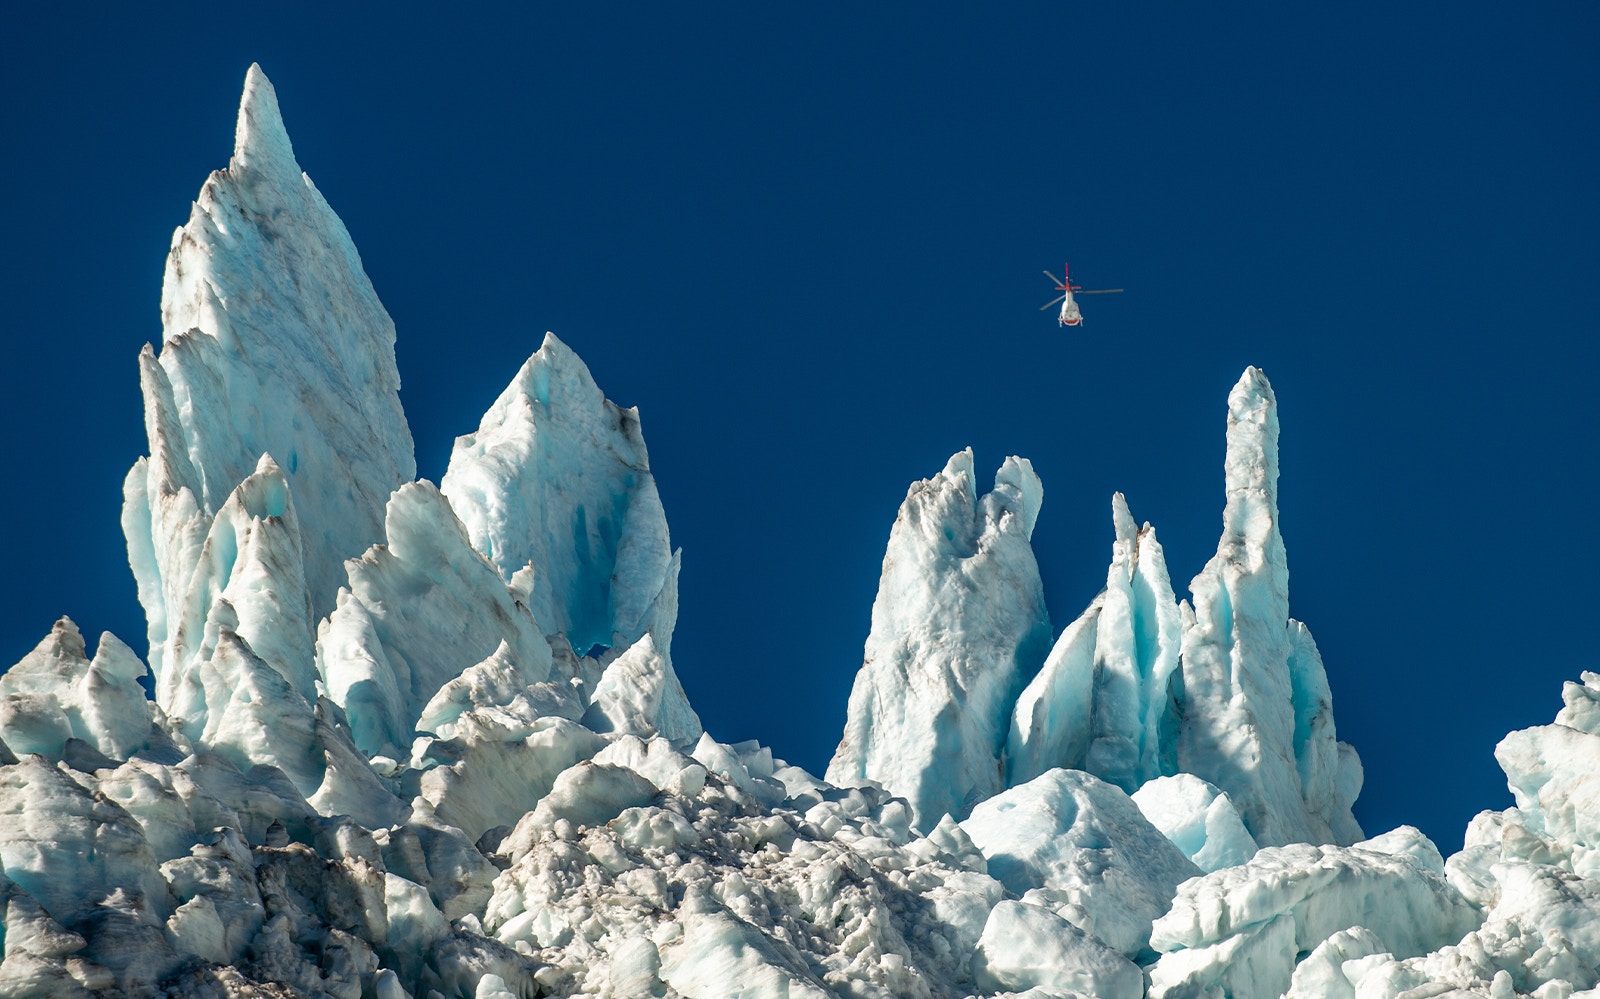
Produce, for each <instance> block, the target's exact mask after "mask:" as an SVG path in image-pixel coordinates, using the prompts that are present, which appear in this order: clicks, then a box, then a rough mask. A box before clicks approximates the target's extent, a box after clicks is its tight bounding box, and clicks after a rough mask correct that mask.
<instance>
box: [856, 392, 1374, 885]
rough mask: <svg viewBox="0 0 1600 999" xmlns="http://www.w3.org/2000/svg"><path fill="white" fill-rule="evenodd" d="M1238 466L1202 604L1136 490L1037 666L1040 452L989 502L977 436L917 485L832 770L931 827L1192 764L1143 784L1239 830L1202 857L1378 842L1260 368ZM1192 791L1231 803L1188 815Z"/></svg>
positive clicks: (894, 545)
mask: <svg viewBox="0 0 1600 999" xmlns="http://www.w3.org/2000/svg"><path fill="white" fill-rule="evenodd" d="M1224 464H1225V477H1226V485H1227V504H1226V508H1225V510H1224V513H1223V536H1222V541H1221V543H1220V544H1219V545H1218V549H1217V555H1216V556H1215V557H1214V558H1213V559H1212V560H1211V561H1210V562H1209V563H1208V564H1207V565H1206V567H1205V569H1204V570H1203V571H1202V572H1201V573H1200V574H1199V575H1198V576H1196V577H1195V580H1194V582H1193V584H1192V589H1193V593H1194V600H1195V603H1194V608H1193V609H1191V607H1190V605H1189V604H1188V603H1187V602H1180V601H1178V600H1177V598H1176V597H1175V596H1174V594H1173V590H1172V584H1171V582H1170V577H1169V575H1168V572H1167V565H1166V557H1165V555H1164V554H1163V552H1162V548H1161V544H1160V542H1158V541H1157V540H1156V534H1155V530H1154V529H1153V528H1152V527H1151V526H1150V525H1149V524H1145V525H1144V526H1143V527H1137V526H1135V525H1136V521H1135V520H1134V519H1133V515H1132V514H1131V513H1130V512H1129V509H1128V504H1127V502H1126V500H1125V499H1124V498H1123V497H1122V495H1121V494H1120V493H1119V494H1117V495H1116V496H1114V497H1113V498H1112V522H1113V525H1114V527H1115V541H1114V542H1113V545H1112V557H1111V566H1110V568H1109V570H1108V571H1107V574H1106V587H1105V589H1104V590H1103V591H1102V592H1101V593H1100V595H1099V596H1097V597H1096V598H1095V599H1094V601H1093V602H1092V603H1091V604H1090V605H1089V607H1088V608H1087V609H1085V610H1084V612H1083V613H1082V614H1081V615H1079V617H1078V618H1077V619H1076V620H1075V621H1073V622H1072V623H1071V624H1070V625H1068V626H1067V628H1066V629H1065V630H1064V631H1063V632H1062V633H1061V635H1060V636H1059V638H1057V640H1056V642H1055V645H1054V647H1053V648H1051V649H1050V651H1049V654H1048V655H1047V656H1044V657H1042V658H1043V664H1042V666H1041V667H1039V668H1038V670H1037V673H1036V674H1035V673H1034V664H1036V663H1038V662H1039V661H1040V658H1039V657H1038V656H1037V652H1036V651H1035V649H1036V646H1035V645H1034V644H1033V643H1035V642H1036V641H1037V640H1038V636H1039V635H1040V634H1041V630H1040V629H1045V628H1047V627H1048V624H1047V622H1046V619H1045V617H1044V607H1043V601H1042V598H1041V597H1040V595H1039V582H1038V570H1037V566H1036V563H1035V562H1034V560H1033V552H1032V550H1031V547H1030V542H1029V538H1030V536H1031V533H1032V527H1033V519H1034V517H1035V516H1037V511H1038V503H1037V497H1038V495H1039V486H1038V480H1037V479H1036V478H1035V477H1034V476H1033V474H1032V468H1031V466H1028V465H1027V463H1026V462H1025V461H1023V460H1022V459H1016V458H1013V459H1008V460H1007V463H1006V466H1005V468H1003V469H1001V472H1000V474H999V475H998V476H997V477H996V488H995V492H994V493H993V494H992V495H991V496H989V497H985V499H984V503H983V511H984V513H982V514H979V515H976V519H975V520H971V518H973V517H974V516H975V515H974V513H973V511H974V510H976V508H977V503H976V497H975V493H974V492H973V491H972V487H971V457H970V453H963V454H959V455H957V456H956V457H955V458H953V459H951V462H950V466H949V467H948V468H946V469H945V471H944V472H943V473H942V474H941V475H940V476H939V477H937V478H935V479H933V480H930V481H928V482H924V483H919V484H917V485H915V486H913V487H912V489H911V493H910V495H908V497H907V499H906V503H905V505H904V506H903V507H902V508H901V512H900V519H899V520H898V521H897V522H896V524H895V528H894V531H893V532H892V534H891V536H890V542H889V551H888V553H887V554H886V555H885V556H884V568H883V578H882V581H881V583H880V584H879V591H878V600H877V603H876V604H875V605H874V607H873V618H872V634H871V636H870V637H869V638H868V640H867V654H866V663H865V665H864V666H863V667H862V670H861V673H860V674H858V676H857V678H856V686H855V690H854V692H853V693H852V694H851V698H850V714H849V718H848V720H847V721H846V727H845V734H844V738H843V739H842V741H841V742H840V744H839V749H838V751H837V753H836V755H835V757H834V760H833V764H832V765H831V766H830V767H829V770H828V777H829V779H830V780H832V781H834V782H835V783H840V784H846V783H851V782H859V781H861V780H875V781H878V782H879V783H881V784H883V786H884V787H885V788H886V789H888V790H889V791H890V792H891V793H893V794H897V795H903V796H905V797H906V798H908V799H910V801H911V803H912V806H913V808H914V810H915V811H916V813H917V819H918V821H919V822H920V823H922V824H923V825H924V826H931V825H932V824H933V823H935V822H937V821H938V816H939V814H940V813H941V812H944V811H948V812H950V813H951V814H953V815H955V816H956V817H957V818H960V817H962V816H964V815H965V814H966V812H967V811H969V810H970V809H971V807H972V806H973V805H974V804H976V803H977V802H978V801H981V800H983V799H985V798H987V797H989V796H991V795H993V794H995V793H997V792H998V791H999V790H1001V789H1003V788H1005V787H1018V786H1021V785H1023V784H1026V783H1028V782H1029V781H1032V780H1034V779H1036V778H1038V777H1040V776H1041V775H1043V774H1046V773H1048V772H1049V771H1051V770H1052V769H1054V768H1060V767H1064V768H1068V769H1072V770H1083V771H1086V772H1088V773H1091V774H1094V775H1095V776H1096V777H1099V778H1101V779H1102V780H1104V781H1106V782H1108V783H1110V784H1113V785H1115V786H1116V787H1118V788H1120V789H1121V790H1122V791H1123V792H1125V793H1128V794H1132V793H1134V792H1135V791H1138V790H1139V789H1140V788H1141V787H1146V786H1147V785H1151V784H1152V782H1155V781H1158V780H1159V779H1161V778H1170V777H1173V776H1175V775H1177V774H1180V773H1182V774H1188V775H1191V776H1190V777H1186V778H1185V781H1186V782H1187V783H1180V784H1172V783H1163V784H1160V785H1157V786H1152V787H1151V789H1150V790H1149V791H1147V792H1146V793H1145V794H1144V796H1143V800H1144V801H1145V802H1146V803H1147V804H1148V805H1149V806H1150V807H1151V808H1152V809H1154V810H1156V811H1158V812H1160V813H1161V814H1162V815H1163V816H1164V818H1163V821H1168V820H1170V821H1171V822H1173V823H1176V825H1174V828H1179V827H1182V828H1188V827H1190V826H1193V827H1194V828H1201V827H1202V826H1206V825H1207V824H1208V823H1209V824H1212V825H1216V826H1217V828H1218V829H1219V830H1220V829H1223V828H1224V827H1226V828H1227V829H1230V830H1233V833H1232V834H1230V835H1229V836H1228V837H1225V838H1226V839H1227V842H1226V843H1224V842H1221V841H1219V842H1217V843H1213V844H1211V845H1210V847H1209V853H1207V850H1208V847H1207V845H1206V843H1205V837H1204V836H1202V837H1201V838H1200V840H1198V841H1196V842H1195V843H1194V844H1192V846H1193V847H1194V855H1195V856H1200V855H1202V854H1205V855H1206V856H1210V855H1211V854H1216V853H1218V852H1219V851H1221V852H1222V853H1226V854H1228V855H1230V856H1232V855H1234V854H1236V853H1239V854H1241V855H1244V854H1248V853H1249V852H1253V851H1254V849H1255V848H1256V847H1257V846H1258V845H1260V846H1278V845H1282V844H1285V843H1295V842H1309V843H1338V844H1341V845H1347V844H1350V843H1354V842H1356V841H1357V840H1360V839H1361V838H1362V833H1361V829H1360V827H1359V826H1358V825H1357V824H1356V821H1355V819H1354V817H1353V816H1352V815H1351V812H1350V807H1351V804H1352V803H1353V802H1354V801H1355V797H1356V795H1357V794H1358V793H1359V792H1360V789H1361V763H1360V760H1359V758H1358V757H1357V756H1356V753H1355V751H1354V750H1353V749H1352V748H1351V747H1349V746H1347V745H1345V744H1344V743H1341V742H1339V741H1338V740H1337V739H1336V737H1335V731H1334V724H1333V705H1332V696H1331V693H1330V692H1329V688H1328V680H1327V675H1326V674H1325V673H1324V671H1323V668H1322V660H1321V658H1320V657H1319V655H1318V653H1317V648H1316V644H1315V642H1313V641H1312V639H1311V633H1310V632H1309V631H1308V630H1307V629H1306V627H1305V625H1303V624H1301V623H1300V622H1298V621H1295V620H1293V619H1292V618H1290V617H1289V597H1288V578H1289V576H1288V568H1287V566H1286V563H1285V557H1284V547H1283V538H1282V536H1281V534H1280V533H1279V530H1278V501H1277V484H1278V417H1277V403H1276V400H1275V399H1274V397H1273V394H1272V387H1271V385H1270V384H1268V382H1267V379H1266V376H1265V375H1263V374H1262V373H1261V372H1260V371H1259V370H1257V369H1255V368H1249V369H1247V370H1246V371H1245V373H1244V375H1243V376H1242V377H1241V378H1240V380H1239V383H1238V384H1237V385H1236V386H1235V387H1234V389H1233V391H1232V393H1230V395H1229V399H1228V446H1227V457H1226V459H1225V463H1224ZM1024 471H1025V472H1026V474H1023V472H1024ZM1007 516H1009V517H1010V518H1011V519H1009V520H1008V519H1006V517H1007ZM985 518H988V519H987V520H986V519H985ZM969 521H970V522H971V523H975V524H976V525H977V526H976V527H967V526H965V525H966V524H968V523H969ZM963 546H966V547H965V548H964V547H963ZM1024 636H1025V640H1023V639H1024ZM1024 650H1027V651H1026V652H1024ZM1023 681H1029V682H1028V683H1027V686H1026V687H1025V688H1021V689H1020V693H1018V690H1019V687H1020V685H1021V684H1022V683H1023ZM997 706H998V707H999V709H1000V710H1002V711H1003V712H1004V713H1005V716H1006V717H1005V719H1004V721H1003V722H1002V723H1001V724H1002V726H1003V727H1004V729H1005V731H1003V732H999V733H998V734H997V733H996V732H995V731H994V730H993V728H992V725H993V722H992V720H991V718H990V712H991V711H993V710H994V709H995V708H996V707H997ZM996 761H998V763H997V762H996ZM1194 778H1199V780H1198V781H1196V780H1194ZM1191 799H1192V800H1193V801H1194V802H1201V803H1202V804H1201V805H1200V806H1199V807H1200V808H1201V812H1202V813H1207V814H1209V812H1210V811H1214V812H1216V813H1217V814H1216V815H1213V816H1211V818H1210V819H1207V818H1206V815H1205V814H1199V815H1194V816H1185V815H1179V814H1178V813H1179V812H1182V811H1183V808H1185V807H1187V806H1186V805H1183V802H1188V801H1190V800H1191ZM1213 803H1217V804H1215V805H1214V807H1213ZM1175 809H1176V811H1174V810H1175ZM1191 820H1193V821H1191ZM1241 820H1242V822H1243V829H1242V830H1241V829H1238V828H1237V827H1238V824H1239V822H1240V821H1241ZM1195 823H1199V825H1195ZM1246 831H1247V834H1246ZM1241 851H1242V852H1241Z"/></svg>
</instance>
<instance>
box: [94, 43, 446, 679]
mask: <svg viewBox="0 0 1600 999" xmlns="http://www.w3.org/2000/svg"><path fill="white" fill-rule="evenodd" d="M161 313H162V325H163V335H162V344H161V351H160V354H159V356H157V354H156V352H155V351H154V350H152V349H151V348H149V347H146V349H145V350H144V352H143V353H142V354H141V355H140V358H139V366H140V375H141V387H142V389H143V393H144V404H145V427H146V430H147V432H148V434H149V439H150V456H149V457H148V458H142V459H140V460H139V461H138V462H137V463H136V464H135V465H134V467H133V469H132V470H131V471H130V472H129V474H128V477H127V481H126V484H125V486H124V495H125V499H124V506H123V514H122V520H123V529H124V531H125V533H126V535H127V538H128V555H129V561H130V562H131V563H132V566H133V571H134V576H135V578H136V580H137V582H138V587H139V599H140V602H141V603H142V604H143V605H144V607H145V613H146V616H147V619H148V622H149V639H150V665H151V668H152V670H153V672H154V673H155V674H156V677H157V681H158V687H159V690H160V691H161V694H160V699H161V701H162V704H163V706H164V707H166V706H170V705H173V704H174V703H175V702H174V701H173V698H174V697H175V696H176V694H175V693H174V692H175V691H176V690H177V688H178V687H179V686H181V685H182V684H183V682H184V681H183V680H182V679H181V678H180V676H179V675H178V674H180V673H182V672H184V671H185V670H186V669H188V667H189V666H191V665H192V664H193V663H195V662H197V661H198V660H199V659H200V658H204V654H203V653H202V652H201V651H200V647H201V646H202V645H205V644H206V643H207V642H214V634H212V635H211V636H210V637H208V632H211V633H214V632H215V630H216V627H217V621H218V620H225V619H226V618H227V617H228V614H229V613H230V612H229V611H227V610H225V609H222V608H221V607H219V606H218V605H217V601H218V600H219V599H228V600H229V602H231V603H233V609H234V611H237V612H238V616H239V617H240V620H239V621H237V622H228V623H227V626H228V627H230V628H234V629H235V630H237V631H238V632H239V633H240V634H241V635H247V636H248V637H249V639H250V641H251V642H252V643H255V644H260V643H266V644H269V645H276V646H277V648H278V650H279V651H281V652H282V656H274V655H273V650H270V649H266V648H258V649H257V652H258V653H260V654H262V655H263V656H264V657H266V658H268V660H269V662H272V664H273V666H274V668H277V669H279V670H280V671H281V672H283V673H284V674H285V678H286V679H287V680H288V681H289V682H290V683H291V685H293V686H294V688H295V689H296V690H297V691H298V692H299V693H300V694H301V695H302V696H303V697H305V698H307V699H308V700H312V699H314V698H315V694H314V692H313V690H312V689H311V684H312V679H313V673H312V669H311V658H310V655H311V645H312V639H313V636H312V631H311V627H312V623H313V622H315V621H316V620H317V618H319V617H321V616H322V615H324V614H326V613H327V612H329V611H330V610H332V609H333V606H334V600H335V595H336V592H337V590H338V587H339V585H340V584H341V583H342V582H343V581H344V578H345V572H344V568H343V563H344V560H345V559H346V558H348V557H350V556H351V555H354V554H358V553H360V552H361V551H362V550H364V549H365V548H366V547H367V546H368V545H369V544H371V543H373V542H375V541H378V540H380V539H381V538H382V536H383V516H384V505H385V503H386V501H387V500H388V498H389V494H390V493H391V492H393V491H394V489H395V488H396V487H397V486H399V485H400V484H401V483H402V482H405V481H408V480H410V479H411V478H413V477H414V476H415V475H416V462H415V458H414V456H413V448H412V440H411V432H410V430H409V429H408V428H407V426H406V421H405V416H404V414H403V413H402V411H401V407H400V399H399V388H400V376H399V373H398V371H397V370H396V368H395V362H394V337H395V331H394V324H393V322H392V321H391V320H390V318H389V315H388V313H387V312H385V311H384V308H383V306H382V304H381V303H380V302H379V301H378V298H377V295H376V294H375V293H374V291H373V289H372V285H371V283H370V282H369V281H368V280H367V277H366V274H365V273H364V272H363V270H362V268H361V260H360V258H359V256H358V255H357V253H356V249H355V246H354V245H353V244H352V243H351V241H350V236H349V233H348V232H346V230H345V227H344V224H343V223H342V222H340V220H339V218H338V216H337V215H335V214H334V212H333V210H332V209H331V208H329V207H328V203H327V202H326V201H325V200H323V198H322V195H321V194H320V193H318V191H317V189H316V187H315V186H314V185H313V184H312V183H311V180H310V178H308V177H307V176H306V175H305V174H304V173H302V172H301V170H300V167H299V165H298V164H297V163H296V162H295V158H294V150H293V148H292V147H291V146H290V143H289V136H288V134H287V133H286V132H285V131H284V126H283V119H282V117H281V116H280V114H279V111H278V102H277V96H276V94H275V93H274V91H273V88H272V84H271V83H270V82H269V81H268V80H267V78H266V76H265V75H264V74H263V73H262V72H261V69H260V67H257V66H252V67H251V68H250V71H249V74H248V76H247V77H246V80H245V88H244V96H243V99H242V101H241V103H240V107H239V119H238V130H237V134H236V137H235V142H234V152H233V158H232V160H231V161H230V162H229V164H228V167H227V169H225V170H219V171H216V172H215V173H213V174H212V175H211V177H210V178H209V179H208V180H207V181H206V183H205V186H204V187H203V188H202V189H201V191H200V195H199V197H198V199H196V201H195V203H194V206H193V211H192V212H191V214H190V217H189V221H188V223H187V224H185V225H184V226H183V227H182V228H180V229H178V230H177V232H176V233H175V234H174V235H173V239H172V250H171V253H170V254H169V255H168V258H167V266H166V276H165V281H164V283H163V286H162V293H161ZM247 480H248V484H247V485H242V484H244V483H247ZM291 493H292V497H293V498H292V501H291V499H290V494H291ZM230 508H231V509H232V512H230ZM241 559H245V560H246V561H249V559H254V560H255V561H254V562H253V563H252V564H254V565H256V567H257V569H250V570H248V571H249V572H255V573H256V577H255V578H253V579H245V578H244V575H243V571H242V570H241V567H240V565H239V561H240V560H241ZM258 570H259V571H258ZM230 587H232V588H233V589H234V593H232V594H229V593H228V592H227V591H228V590H229V588H230ZM241 595H243V596H246V597H248V598H250V599H257V598H259V599H260V600H262V601H265V602H266V603H267V604H270V605H271V606H270V608H269V609H264V610H263V613H262V615H261V621H262V622H265V621H267V620H271V621H272V622H274V624H273V627H272V628H271V629H264V628H254V629H252V624H251V622H250V621H249V620H247V618H248V616H249V615H248V612H247V611H246V610H244V609H242V608H240V607H239V605H238V603H237V601H233V600H232V599H231V598H232V597H235V596H241ZM214 611H215V612H216V613H214ZM217 614H220V615H221V618H220V619H219V618H218V617H217ZM268 630H270V631H272V632H273V635H272V636H271V637H269V636H268V635H267V631H268ZM285 657H286V658H285Z"/></svg>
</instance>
